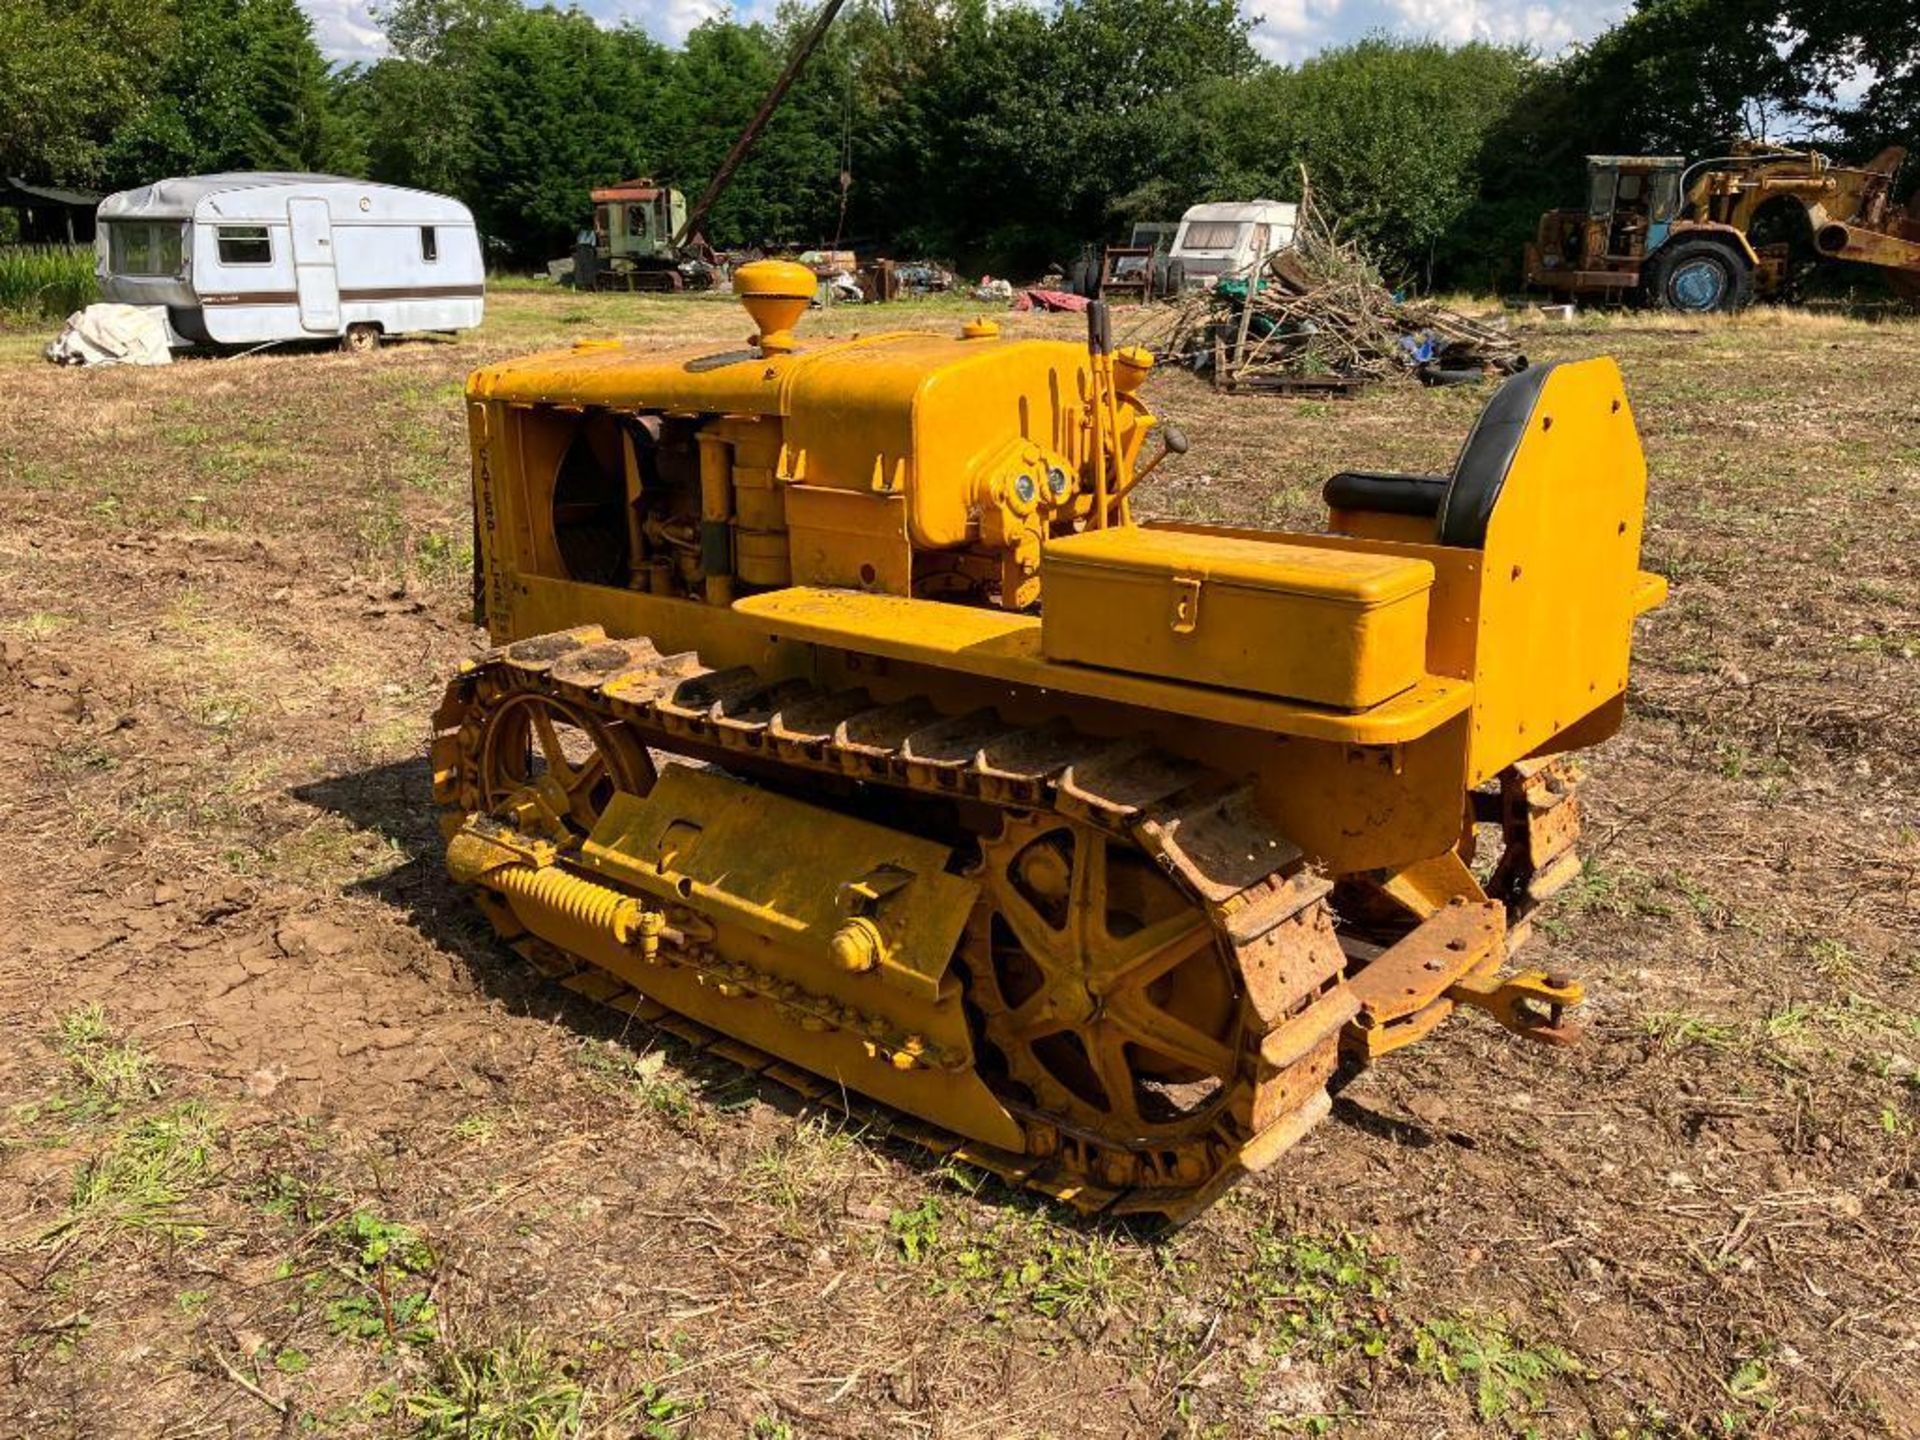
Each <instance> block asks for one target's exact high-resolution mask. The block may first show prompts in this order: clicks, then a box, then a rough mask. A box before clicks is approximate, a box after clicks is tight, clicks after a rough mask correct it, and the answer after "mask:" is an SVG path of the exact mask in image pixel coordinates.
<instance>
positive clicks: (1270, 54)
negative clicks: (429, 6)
mask: <svg viewBox="0 0 1920 1440" xmlns="http://www.w3.org/2000/svg"><path fill="white" fill-rule="evenodd" d="M301 3H302V4H303V5H305V7H306V10H307V13H308V14H309V15H311V16H312V17H313V30H314V37H315V38H316V39H317V40H318V41H319V42H320V48H321V50H322V51H323V52H324V53H325V54H326V55H327V57H328V58H329V59H334V60H370V59H375V58H377V57H378V56H380V55H382V54H384V53H385V52H386V40H385V38H384V37H383V36H382V35H381V34H380V28H379V26H378V25H376V24H375V23H374V21H373V18H372V16H371V15H370V14H369V13H368V8H369V4H370V0H301ZM580 3H581V8H582V9H584V10H585V11H586V12H587V13H588V14H590V15H592V16H593V17H594V19H595V20H597V21H599V22H600V23H601V24H602V25H606V26H614V25H619V24H623V23H632V24H636V25H638V26H640V27H641V28H642V29H644V30H645V31H646V32H647V33H648V34H650V35H652V36H653V37H654V38H655V39H658V40H662V41H665V42H666V43H667V44H670V45H677V44H679V43H680V42H681V41H683V40H685V39H686V38H687V32H688V31H690V30H692V29H693V28H694V27H695V26H696V25H699V24H700V23H701V22H702V21H704V20H710V19H712V18H714V17H715V16H718V15H726V14H729V13H731V14H734V15H736V16H738V17H739V18H741V19H743V20H770V19H772V18H773V12H774V7H775V0H744V3H741V4H736V5H730V4H728V3H726V0H580ZM1241 8H1242V9H1243V10H1244V11H1245V12H1246V15H1247V17H1248V18H1249V19H1251V20H1252V21H1254V31H1253V43H1254V45H1255V46H1256V47H1257V48H1258V49H1259V51H1260V52H1261V54H1263V55H1265V56H1266V57H1267V58H1268V59H1270V60H1277V61H1282V62H1287V63H1294V62H1298V61H1300V60H1304V59H1306V57H1307V56H1309V55H1311V54H1313V53H1314V52H1315V51H1317V50H1323V49H1325V48H1327V47H1328V46H1330V45H1340V44H1344V43H1346V42H1347V41H1351V40H1357V39H1359V38H1360V37H1361V36H1362V35H1365V34H1367V33H1369V32H1371V31H1377V30H1383V31H1385V32H1387V33H1388V34H1390V35H1404V36H1407V37H1409V38H1425V37H1430V38H1432V39H1436V40H1445V41H1448V42H1450V43H1453V44H1459V43H1461V42H1463V41H1467V40H1491V41H1495V42H1498V43H1501V44H1527V45H1533V46H1535V47H1537V48H1538V49H1540V50H1541V51H1543V52H1545V53H1546V54H1549V55H1552V54H1557V53H1558V52H1560V51H1562V50H1564V49H1566V48H1567V46H1569V45H1572V44H1575V43H1577V42H1579V41H1582V40H1589V39H1592V38H1593V37H1594V36H1595V35H1597V34H1599V33H1600V32H1601V31H1602V30H1604V29H1606V27H1607V26H1609V25H1611V24H1612V23H1614V21H1616V20H1618V19H1619V18H1620V17H1621V16H1622V15H1624V14H1625V13H1626V11H1627V0H1604V3H1601V4H1589V3H1583V0H1241Z"/></svg>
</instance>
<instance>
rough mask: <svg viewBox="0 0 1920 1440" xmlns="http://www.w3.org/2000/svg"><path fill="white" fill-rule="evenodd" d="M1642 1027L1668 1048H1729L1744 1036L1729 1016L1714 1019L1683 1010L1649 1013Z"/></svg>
mask: <svg viewBox="0 0 1920 1440" xmlns="http://www.w3.org/2000/svg"><path fill="white" fill-rule="evenodd" d="M1640 1029H1641V1032H1642V1033H1643V1034H1645V1035H1646V1036H1647V1037H1648V1038H1649V1039H1651V1040H1652V1041H1653V1042H1654V1043H1655V1044H1657V1045H1659V1046H1660V1047H1661V1048H1663V1049H1666V1050H1684V1049H1686V1048H1687V1047H1688V1046H1690V1045H1700V1046H1704V1047H1705V1048H1707V1049H1709V1050H1725V1049H1728V1048H1729V1047H1731V1046H1732V1045H1734V1044H1736V1043H1737V1042H1738V1041H1739V1039H1740V1030H1739V1027H1738V1026H1736V1025H1734V1024H1732V1023H1731V1022H1730V1021H1726V1020H1712V1019H1709V1018H1707V1017H1706V1016H1704V1015H1688V1014H1686V1013H1685V1012H1683V1011H1679V1010H1662V1011H1656V1012H1654V1013H1652V1014H1649V1015H1647V1016H1645V1017H1644V1018H1643V1019H1642V1020H1641V1022H1640Z"/></svg>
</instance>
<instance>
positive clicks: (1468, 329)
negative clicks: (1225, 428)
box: [1130, 190, 1527, 395]
mask: <svg viewBox="0 0 1920 1440" xmlns="http://www.w3.org/2000/svg"><path fill="white" fill-rule="evenodd" d="M1152 308H1153V310H1154V312H1155V313H1154V314H1153V315H1152V316H1151V317H1143V320H1142V324H1141V325H1140V326H1139V327H1138V328H1137V330H1136V332H1135V334H1134V335H1133V336H1132V337H1130V338H1131V339H1132V340H1133V342H1134V343H1136V344H1141V345H1145V346H1146V347H1147V348H1149V349H1151V350H1152V351H1153V352H1154V353H1155V355H1156V357H1157V358H1158V359H1160V360H1161V361H1162V362H1165V363H1171V364H1176V365H1184V366H1186V367H1188V368H1189V369H1192V370H1194V371H1195V372H1197V373H1199V374H1202V375H1211V376H1212V379H1213V384H1214V387H1215V388H1216V389H1220V390H1225V391H1228V392H1230V393H1236V392H1247V391H1256V392H1264V393H1268V394H1280V395H1348V394H1351V393H1352V392H1353V391H1355V390H1357V389H1358V388H1359V387H1360V386H1362V385H1366V384H1370V383H1372V382H1375V381H1379V380H1387V379H1392V378H1395V377H1405V376H1412V377H1414V378H1416V379H1419V380H1421V381H1423V382H1425V383H1427V384H1458V383H1462V382H1464V381H1471V380H1479V379H1483V378H1486V377H1490V376H1496V375H1510V374H1513V373H1514V372H1515V371H1518V370H1523V369H1525V368H1526V364H1527V360H1526V357H1525V356H1524V355H1522V354H1521V353H1520V347H1519V345H1518V344H1517V343H1516V342H1515V340H1514V339H1513V337H1512V336H1511V335H1509V334H1508V333H1507V332H1506V330H1505V328H1504V325H1503V324H1502V323H1501V322H1499V321H1498V320H1495V321H1491V322H1489V321H1486V320H1474V319H1469V318H1468V317H1467V316H1464V315H1461V314H1460V313H1459V312H1457V311H1454V310H1450V309H1448V308H1447V307H1446V306H1444V305H1441V304H1439V303H1438V302H1436V301H1433V300H1401V299H1398V298H1396V297H1395V295H1394V294H1393V292H1392V291H1390V290H1389V289H1388V288H1387V287H1386V286H1385V285H1384V284H1382V283H1381V280H1380V274H1379V271H1378V270H1376V269H1375V268H1374V266H1373V265H1372V264H1371V263H1370V262H1369V261H1368V260H1367V258H1366V256H1365V255H1364V254H1363V253H1362V252H1361V250H1360V249H1359V248H1358V247H1357V246H1355V245H1353V244H1352V243H1350V242H1347V241H1343V240H1341V239H1340V238H1339V236H1338V235H1337V233H1336V231H1335V227H1334V226H1333V225H1332V224H1330V223H1329V222H1328V221H1327V220H1326V218H1325V217H1324V216H1323V215H1322V214H1321V213H1320V212H1319V211H1318V210H1317V209H1316V208H1315V207H1314V205H1313V201H1312V192H1311V190H1309V191H1308V192H1307V194H1306V198H1304V199H1303V200H1302V201H1301V204H1300V216H1299V222H1298V226H1297V228H1296V231H1295V235H1294V242H1293V244H1292V245H1290V246H1288V247H1287V248H1286V249H1284V250H1279V251H1276V252H1274V253H1273V254H1271V255H1269V256H1266V257H1265V258H1264V259H1263V260H1262V261H1261V262H1260V263H1259V264H1257V265H1256V266H1255V267H1254V270H1253V274H1252V275H1251V276H1250V277H1238V278H1232V279H1223V280H1221V281H1220V282H1219V283H1218V284H1217V285H1216V286H1215V287H1214V288H1213V289H1212V290H1206V291H1198V292H1195V293H1194V294H1193V295H1191V296H1189V297H1187V298H1185V299H1183V300H1178V301H1175V302H1173V303H1171V304H1169V305H1162V306H1156V307H1152Z"/></svg>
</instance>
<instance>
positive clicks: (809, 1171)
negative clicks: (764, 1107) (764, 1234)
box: [745, 1117, 854, 1215]
mask: <svg viewBox="0 0 1920 1440" xmlns="http://www.w3.org/2000/svg"><path fill="white" fill-rule="evenodd" d="M853 1146H854V1137H853V1136H852V1135H851V1134H850V1133H848V1131H847V1129H846V1127H845V1126H844V1125H843V1124H841V1123H839V1122H837V1121H828V1120H826V1119H824V1118H820V1117H814V1118H812V1119H808V1120H804V1121H802V1122H801V1123H800V1124H798V1125H795V1126H794V1127H793V1128H792V1129H790V1130H788V1131H787V1132H786V1133H784V1134H783V1135H781V1136H780V1137H779V1138H777V1139H776V1140H774V1141H773V1143H772V1144H770V1145H768V1146H766V1147H765V1148H764V1149H762V1150H760V1151H759V1152H757V1153H756V1154H755V1155H753V1156H752V1157H751V1158H750V1159H749V1160H748V1161H747V1163H746V1167H745V1178H746V1183H747V1188H748V1189H749V1190H750V1191H752V1192H753V1194H755V1195H756V1196H758V1197H759V1198H760V1199H763V1200H766V1201H768V1202H770V1203H772V1204H774V1205H777V1206H779V1208H780V1209H782V1210H784V1211H786V1212H787V1213H788V1214H789V1215H798V1214H799V1213H800V1212H801V1211H802V1210H804V1209H806V1208H808V1207H809V1206H811V1204H812V1202H813V1201H814V1200H816V1199H817V1198H818V1196H819V1195H820V1193H821V1192H822V1191H823V1190H825V1189H827V1188H828V1187H829V1186H831V1185H832V1184H833V1183H834V1182H835V1181H836V1180H838V1179H842V1178H844V1177H845V1175H846V1162H847V1159H848V1156H849V1154H850V1153H851V1152H852V1150H853Z"/></svg>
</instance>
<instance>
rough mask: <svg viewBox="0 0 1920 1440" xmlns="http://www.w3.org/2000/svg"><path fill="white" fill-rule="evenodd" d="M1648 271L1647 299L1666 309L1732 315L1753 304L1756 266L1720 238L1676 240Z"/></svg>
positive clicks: (1691, 312) (1656, 257)
mask: <svg viewBox="0 0 1920 1440" xmlns="http://www.w3.org/2000/svg"><path fill="white" fill-rule="evenodd" d="M1647 271H1648V273H1647V278H1646V292H1647V298H1648V299H1649V300H1650V301H1651V302H1652V303H1653V304H1654V305H1655V306H1656V307H1658V308H1659V309H1662V310H1678V311H1682V312H1685V313H1688V314H1694V315H1708V314H1712V313H1713V312H1715V311H1720V312H1722V313H1728V314H1730V313H1732V312H1733V311H1735V310H1744V309H1745V308H1746V307H1747V306H1748V305H1751V304H1752V303H1753V267H1752V266H1751V265H1749V264H1748V263H1747V261H1746V257H1744V256H1742V255H1740V254H1738V253H1737V252H1735V251H1734V250H1732V249H1731V248H1729V247H1728V246H1725V245H1722V244H1720V243H1719V242H1718V241H1716V240H1679V241H1676V242H1674V243H1673V244H1671V245H1668V246H1666V247H1665V248H1664V249H1662V250H1661V251H1660V252H1659V253H1658V254H1657V255H1655V256H1654V258H1653V262H1652V264H1650V265H1649V266H1648V267H1647Z"/></svg>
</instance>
